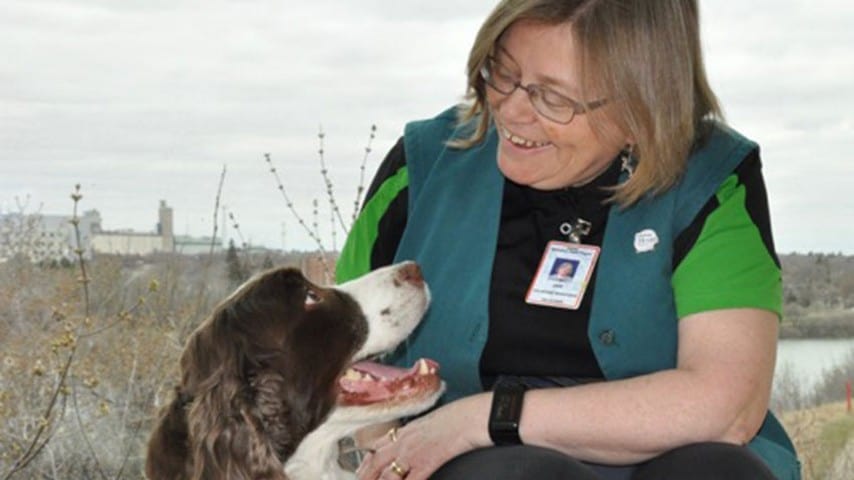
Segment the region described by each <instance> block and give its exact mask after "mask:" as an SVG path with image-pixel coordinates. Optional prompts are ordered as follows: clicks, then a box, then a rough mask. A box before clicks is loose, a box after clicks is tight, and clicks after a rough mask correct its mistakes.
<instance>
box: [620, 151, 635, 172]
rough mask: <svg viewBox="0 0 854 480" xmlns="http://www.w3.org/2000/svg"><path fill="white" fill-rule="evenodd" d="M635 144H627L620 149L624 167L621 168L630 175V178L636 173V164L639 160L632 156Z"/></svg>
mask: <svg viewBox="0 0 854 480" xmlns="http://www.w3.org/2000/svg"><path fill="white" fill-rule="evenodd" d="M634 149H635V146H634V145H631V144H629V145H626V146H625V147H624V148H623V149H622V150H621V151H620V161H621V162H622V167H620V169H621V170H622V171H624V172H626V173H627V174H628V175H629V178H631V177H632V175H633V174H634V173H635V166H636V165H637V161H636V160H635V158H634V157H633V156H632V152H633V151H634Z"/></svg>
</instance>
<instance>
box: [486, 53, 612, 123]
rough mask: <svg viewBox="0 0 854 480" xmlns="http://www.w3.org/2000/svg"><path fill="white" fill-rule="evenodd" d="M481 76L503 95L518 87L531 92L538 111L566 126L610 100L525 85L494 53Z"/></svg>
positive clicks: (529, 95)
mask: <svg viewBox="0 0 854 480" xmlns="http://www.w3.org/2000/svg"><path fill="white" fill-rule="evenodd" d="M480 76H481V78H483V81H484V82H486V84H487V85H489V86H490V87H492V88H493V89H494V90H495V91H496V92H498V93H500V94H502V95H510V94H511V93H513V92H515V91H516V89H517V88H521V89H522V90H524V91H525V93H527V94H528V99H529V100H530V101H531V105H533V106H534V109H535V110H536V111H537V113H539V114H540V115H542V116H544V117H546V118H547V119H549V120H551V121H553V122H557V123H562V124H564V125H565V124H567V123H569V122H571V121H572V119H573V118H575V116H576V115H578V114H583V113H587V112H589V111H591V110H595V109H597V108H599V107H601V106H602V105H605V103H607V100H606V99H600V100H594V101H592V102H588V103H580V102H577V101H575V100H573V99H571V98H569V97H566V96H564V95H561V94H560V93H557V92H555V91H554V90H552V89H551V88H549V87H544V86H542V85H537V84H536V83H529V84H528V85H522V79H521V77H520V76H519V74H517V73H515V72H513V71H512V70H511V69H509V68H508V67H506V66H504V65H502V64H501V63H500V62H499V61H498V60H496V59H495V57H492V56H489V57H487V58H486V64H484V66H483V67H481V69H480Z"/></svg>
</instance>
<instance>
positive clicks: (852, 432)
mask: <svg viewBox="0 0 854 480" xmlns="http://www.w3.org/2000/svg"><path fill="white" fill-rule="evenodd" d="M780 420H781V421H782V422H783V425H784V426H785V427H786V431H787V432H789V435H790V436H791V437H792V441H793V442H794V444H795V448H797V450H798V456H799V457H800V459H801V463H802V465H803V475H804V477H803V478H804V480H852V479H854V469H849V468H847V467H848V466H851V465H852V458H854V453H852V452H854V414H852V413H848V412H847V411H846V404H845V402H835V403H829V404H825V405H821V406H818V407H813V408H806V409H802V410H796V411H791V412H785V413H783V414H782V416H781V418H780Z"/></svg>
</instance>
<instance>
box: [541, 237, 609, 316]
mask: <svg viewBox="0 0 854 480" xmlns="http://www.w3.org/2000/svg"><path fill="white" fill-rule="evenodd" d="M598 258H599V247H597V246H594V245H583V244H578V243H567V242H559V241H551V242H549V243H548V245H546V250H545V252H543V258H541V259H540V266H539V267H537V273H536V274H535V275H534V279H533V280H532V281H531V285H530V286H529V287H528V294H527V295H525V302H526V303H530V304H533V305H545V306H548V307H556V308H565V309H567V310H576V309H578V307H579V306H580V305H581V300H583V299H584V292H585V291H586V290H587V284H588V283H589V282H590V277H591V275H593V269H594V268H595V267H596V260H597V259H598Z"/></svg>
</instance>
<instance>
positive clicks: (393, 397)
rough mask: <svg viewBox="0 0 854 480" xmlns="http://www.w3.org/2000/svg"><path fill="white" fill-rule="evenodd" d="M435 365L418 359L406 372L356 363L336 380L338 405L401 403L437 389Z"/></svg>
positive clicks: (375, 364) (438, 381)
mask: <svg viewBox="0 0 854 480" xmlns="http://www.w3.org/2000/svg"><path fill="white" fill-rule="evenodd" d="M438 372H439V364H438V363H436V362H435V361H433V360H430V359H427V358H422V359H420V360H418V361H417V362H415V364H414V365H413V366H412V367H410V368H398V367H392V366H389V365H381V364H379V363H375V362H368V361H364V362H358V363H356V364H353V365H351V366H350V368H348V369H347V371H346V372H345V373H344V375H343V376H342V377H341V378H340V379H339V380H338V385H339V386H340V387H341V391H340V394H339V396H338V403H339V404H340V405H370V404H374V403H389V402H395V403H397V402H402V401H406V400H409V399H411V398H413V397H421V396H424V395H428V394H431V393H433V392H435V391H436V390H437V389H439V388H440V385H441V380H440V379H439V374H438Z"/></svg>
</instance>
